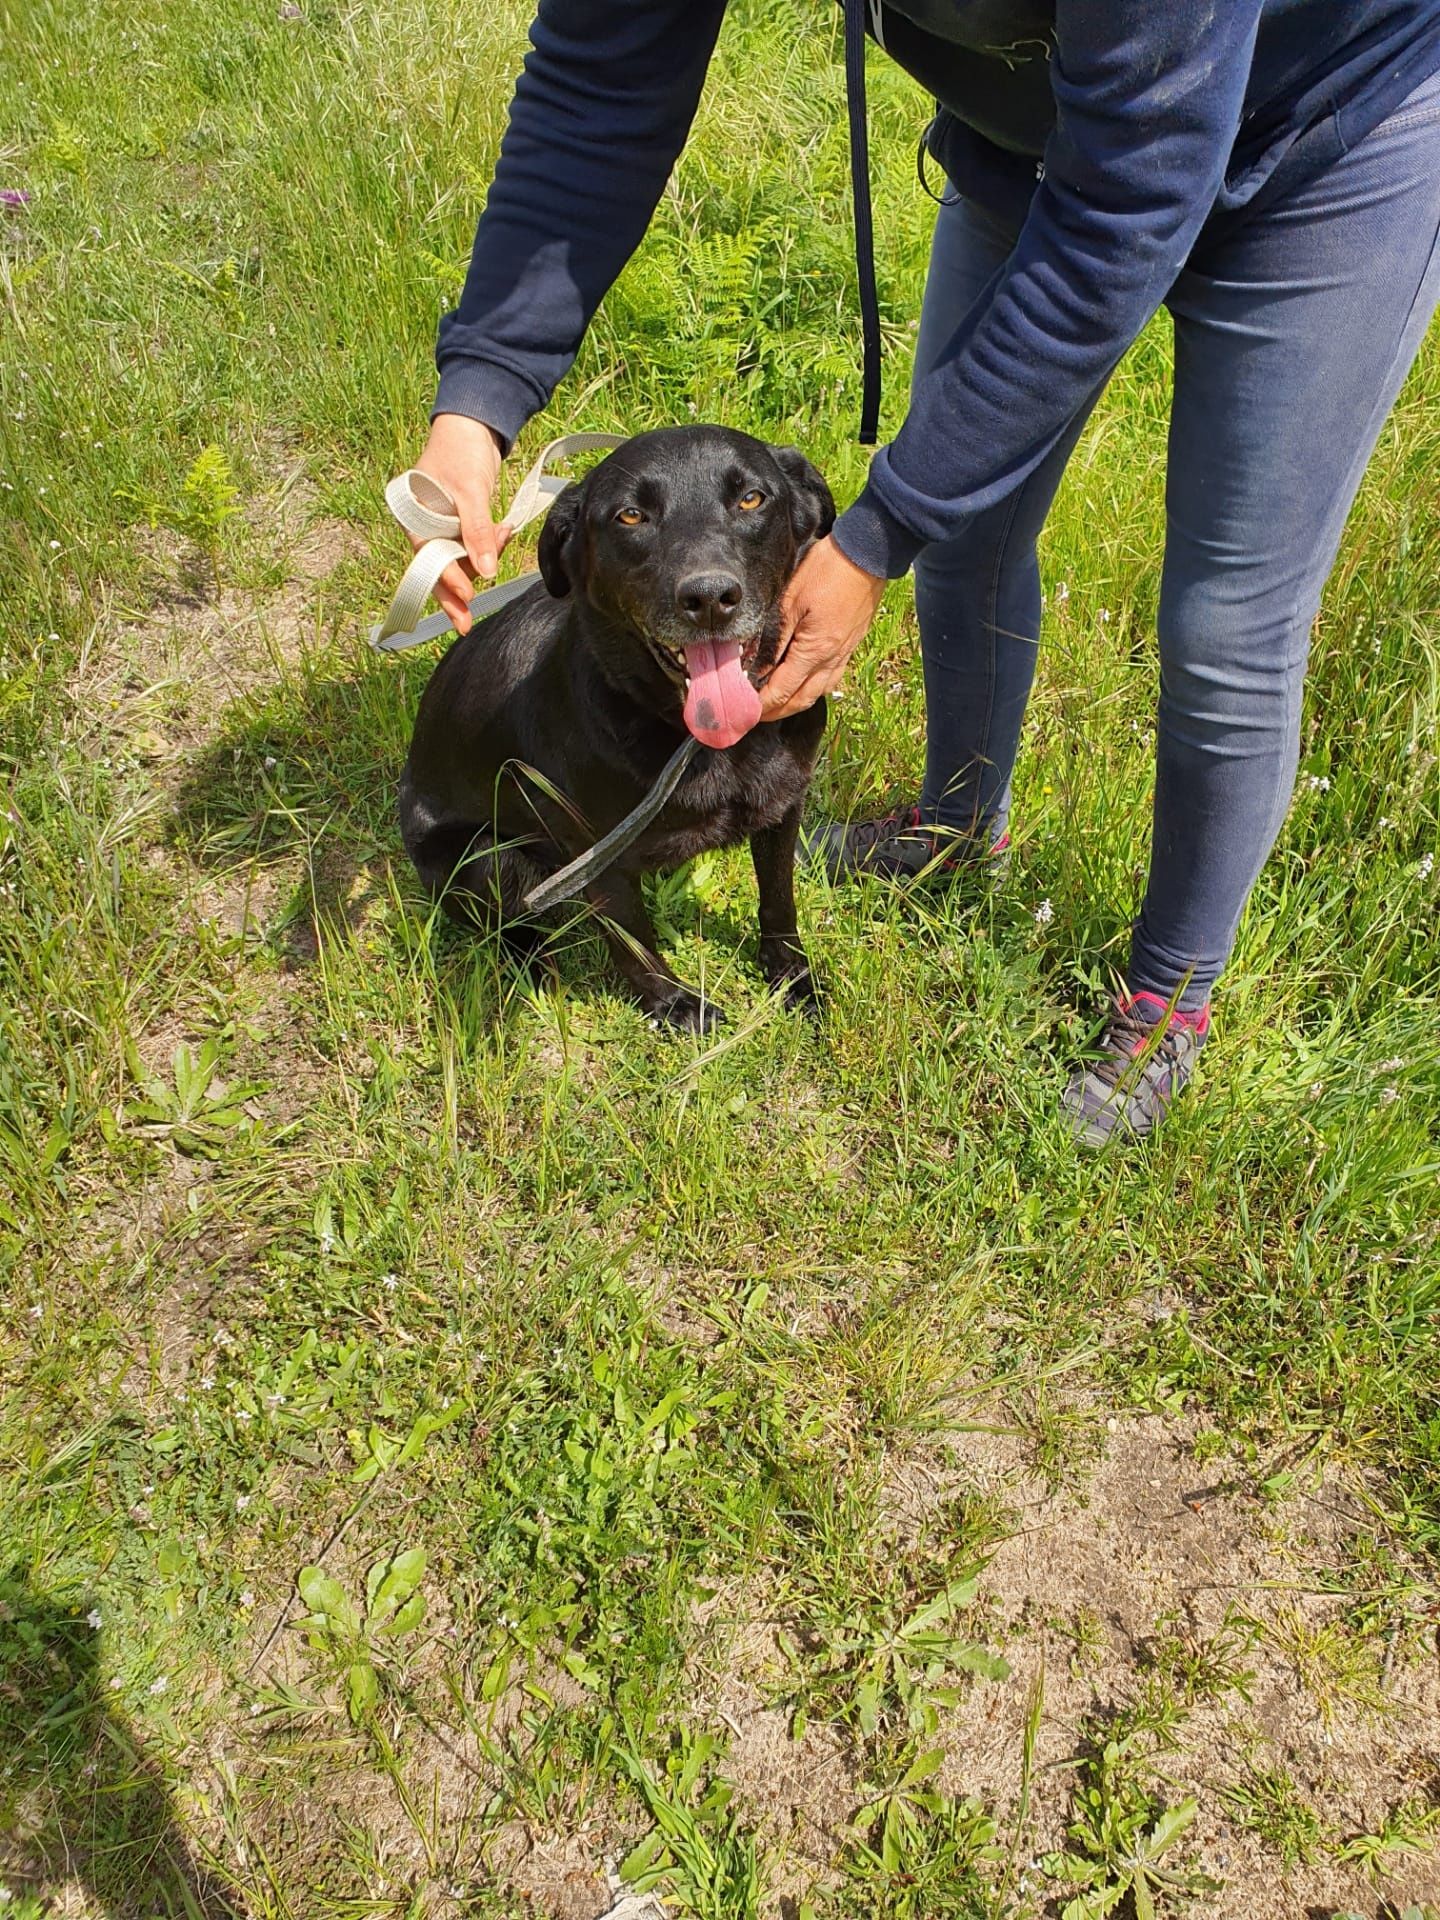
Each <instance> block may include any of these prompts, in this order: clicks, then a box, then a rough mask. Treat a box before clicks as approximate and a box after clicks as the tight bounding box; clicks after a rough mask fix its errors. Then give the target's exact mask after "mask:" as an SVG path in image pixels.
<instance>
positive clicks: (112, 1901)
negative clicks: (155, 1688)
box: [0, 1574, 246, 1920]
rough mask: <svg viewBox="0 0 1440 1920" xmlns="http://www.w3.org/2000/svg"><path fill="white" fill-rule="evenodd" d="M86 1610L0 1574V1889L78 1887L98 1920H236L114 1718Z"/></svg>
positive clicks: (147, 1765)
mask: <svg viewBox="0 0 1440 1920" xmlns="http://www.w3.org/2000/svg"><path fill="white" fill-rule="evenodd" d="M88 1613H89V1610H88V1608H86V1607H85V1605H84V1602H83V1601H81V1602H65V1601H61V1600H59V1599H58V1598H56V1597H54V1596H50V1595H46V1594H41V1593H37V1592H35V1590H34V1589H33V1588H32V1587H30V1586H29V1585H28V1584H27V1583H26V1582H25V1580H24V1579H23V1578H21V1577H19V1576H18V1575H15V1574H12V1575H10V1576H8V1577H7V1576H5V1575H3V1574H0V1881H3V1882H4V1884H6V1885H7V1886H8V1888H9V1890H10V1892H11V1894H12V1895H15V1894H20V1895H24V1894H31V1895H34V1896H36V1897H40V1898H43V1897H45V1896H53V1895H55V1894H58V1893H59V1891H60V1890H61V1888H62V1887H63V1886H64V1885H65V1884H66V1883H67V1882H69V1881H72V1880H74V1881H78V1882H79V1883H80V1884H81V1885H82V1886H83V1887H84V1889H85V1891H86V1894H87V1895H88V1897H89V1899H90V1901H91V1902H92V1904H93V1905H94V1907H95V1908H96V1909H97V1910H98V1911H99V1912H100V1913H102V1914H104V1915H105V1916H106V1920H161V1916H165V1917H166V1920H168V1917H169V1916H176V1920H179V1916H182V1915H183V1916H186V1920H244V1915H245V1911H246V1909H245V1908H244V1906H243V1905H241V1904H240V1903H239V1902H238V1901H237V1900H236V1898H235V1897H234V1895H233V1893H232V1892H231V1891H230V1889H229V1888H227V1887H226V1886H225V1885H224V1884H223V1883H222V1882H221V1881H220V1880H218V1879H217V1878H216V1877H215V1876H214V1875H213V1874H212V1873H210V1872H209V1871H208V1870H207V1869H206V1868H205V1867H203V1866H202V1865H201V1864H200V1863H199V1862H198V1861H197V1860H196V1858H195V1856H194V1854H193V1853H192V1851H191V1849H190V1846H189V1843H188V1842H187V1840H186V1838H185V1833H184V1830H183V1828H182V1826H181V1824H180V1820H179V1817H178V1816H177V1814H176V1812H175V1808H174V1806H173V1804H172V1801H171V1798H170V1795H169V1792H168V1791H167V1789H166V1786H165V1782H164V1779H163V1776H162V1774H161V1772H160V1769H159V1767H158V1766H157V1765H156V1763H155V1762H154V1761H153V1760H151V1759H149V1758H148V1757H147V1756H146V1754H145V1753H144V1751H143V1749H142V1747H141V1744H140V1742H139V1740H138V1739H137V1738H136V1736H135V1734H134V1733H133V1732H132V1731H131V1729H130V1728H129V1727H128V1726H127V1725H126V1723H125V1721H124V1720H123V1719H121V1717H120V1716H119V1715H118V1714H117V1713H115V1712H114V1711H113V1709H112V1707H111V1704H110V1689H109V1687H108V1686H107V1684H106V1681H105V1679H104V1676H103V1674H102V1671H101V1662H100V1646H101V1639H102V1635H101V1633H100V1632H98V1631H97V1630H96V1629H95V1628H94V1627H93V1626H92V1625H91V1624H90V1620H89V1617H88ZM25 1910H26V1909H25V1907H24V1906H23V1905H22V1906H21V1907H20V1909H19V1911H21V1912H24V1911H25ZM41 1910H42V1911H43V1910H48V1909H45V1908H42V1909H41Z"/></svg>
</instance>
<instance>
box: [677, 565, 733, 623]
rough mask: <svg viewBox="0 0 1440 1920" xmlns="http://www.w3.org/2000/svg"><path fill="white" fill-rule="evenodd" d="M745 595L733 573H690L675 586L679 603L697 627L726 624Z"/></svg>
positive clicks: (686, 616) (682, 610)
mask: <svg viewBox="0 0 1440 1920" xmlns="http://www.w3.org/2000/svg"><path fill="white" fill-rule="evenodd" d="M744 597H745V589H744V588H743V587H742V586H741V584H740V582H739V581H738V580H737V579H736V578H735V576H734V574H733V573H690V574H687V575H686V576H685V578H684V579H683V580H682V581H681V582H680V584H679V586H678V587H676V589H675V604H676V605H677V606H678V607H679V609H680V611H681V613H683V614H684V616H685V618H686V619H687V620H688V621H689V622H690V624H691V625H692V626H694V627H699V628H701V629H702V631H703V630H708V631H710V632H713V631H714V630H715V629H716V628H718V627H723V626H724V625H725V623H726V622H727V621H728V620H729V618H730V616H731V614H732V613H734V611H735V609H736V608H737V607H738V606H739V604H740V602H741V601H742V600H743V599H744Z"/></svg>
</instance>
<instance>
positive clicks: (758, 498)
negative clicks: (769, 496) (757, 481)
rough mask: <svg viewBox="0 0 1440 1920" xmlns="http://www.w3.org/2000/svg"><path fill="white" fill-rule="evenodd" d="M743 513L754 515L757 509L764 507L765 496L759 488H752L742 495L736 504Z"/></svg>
mask: <svg viewBox="0 0 1440 1920" xmlns="http://www.w3.org/2000/svg"><path fill="white" fill-rule="evenodd" d="M735 504H736V505H737V506H738V507H739V509H740V511H741V512H742V513H753V512H754V511H755V509H756V507H763V506H764V504H765V496H764V494H763V493H761V491H760V489H759V487H751V489H750V491H749V492H748V493H742V494H741V496H740V498H739V500H737V501H736V503H735Z"/></svg>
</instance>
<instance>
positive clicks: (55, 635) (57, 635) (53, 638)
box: [45, 633, 60, 640]
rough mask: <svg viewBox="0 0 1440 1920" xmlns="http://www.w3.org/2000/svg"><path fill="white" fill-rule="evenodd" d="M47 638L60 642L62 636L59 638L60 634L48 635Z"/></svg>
mask: <svg viewBox="0 0 1440 1920" xmlns="http://www.w3.org/2000/svg"><path fill="white" fill-rule="evenodd" d="M45 638H46V639H47V640H58V639H59V638H60V636H59V634H58V633H47V634H46V636H45Z"/></svg>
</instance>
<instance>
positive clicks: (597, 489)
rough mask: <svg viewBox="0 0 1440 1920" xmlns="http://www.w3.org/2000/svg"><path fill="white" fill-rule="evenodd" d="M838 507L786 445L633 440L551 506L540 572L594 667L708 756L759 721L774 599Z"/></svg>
mask: <svg viewBox="0 0 1440 1920" xmlns="http://www.w3.org/2000/svg"><path fill="white" fill-rule="evenodd" d="M834 519H835V503H834V501H833V500H832V499H831V497H830V489H829V488H828V487H827V486H826V484H825V482H824V480H823V479H822V478H821V477H820V475H819V473H818V472H817V471H816V469H815V468H814V467H813V466H811V464H810V462H809V461H808V460H807V459H806V458H805V456H804V455H803V454H801V453H798V452H797V451H796V450H795V448H793V447H769V446H766V445H765V443H764V442H763V441H761V440H753V439H752V438H751V437H750V435H749V434H746V433H732V432H730V431H729V430H728V429H726V428H723V427H665V428H662V429H660V430H659V431H657V432H655V433H642V434H639V435H637V437H636V438H635V439H633V440H629V441H627V442H626V443H625V445H624V446H623V447H620V448H618V449H617V450H616V452H614V453H612V454H610V455H609V456H608V458H606V459H604V460H602V461H601V462H600V464H599V465H598V466H597V467H595V468H594V469H593V470H592V471H591V472H590V473H589V474H587V475H586V477H585V479H584V480H582V481H580V482H579V484H578V485H576V486H573V487H567V488H566V489H565V491H564V492H563V493H562V494H560V495H559V497H558V498H557V499H556V501H555V504H554V505H553V506H552V507H551V509H550V514H549V518H548V519H547V520H546V522H545V528H544V531H543V532H542V534H541V536H540V556H539V557H540V572H541V574H542V575H543V576H544V580H545V584H546V586H547V587H548V588H549V589H550V591H551V593H552V594H554V595H555V596H556V597H557V598H563V597H564V596H566V595H573V596H575V597H576V598H577V599H579V600H583V601H584V602H585V603H586V604H587V605H588V606H589V607H590V608H593V609H594V611H595V612H596V613H598V614H599V615H600V616H601V618H600V620H598V621H595V622H587V623H585V631H586V634H587V638H588V642H589V644H590V646H591V647H592V649H593V651H594V653H595V656H596V661H597V664H598V666H599V668H600V671H601V672H602V673H603V674H604V675H605V677H606V679H607V680H609V681H610V682H611V683H612V684H614V685H616V686H620V687H623V688H625V689H627V690H629V691H631V692H633V693H634V694H635V696H636V697H637V698H638V699H640V700H642V701H644V702H645V703H646V704H648V705H651V706H653V707H656V708H657V710H661V711H670V712H673V711H674V710H675V709H676V707H677V706H679V707H680V708H681V710H682V711H683V714H684V721H685V725H686V726H687V727H688V728H689V729H690V731H691V733H693V734H694V735H695V737H696V738H697V739H698V740H702V741H704V743H705V745H706V746H710V747H729V746H733V745H734V744H735V742H736V741H737V740H739V739H740V738H741V736H742V735H744V734H745V733H748V731H749V730H750V728H751V727H753V726H754V725H755V723H756V721H757V720H758V719H759V718H760V696H759V694H758V693H757V691H756V686H757V684H758V682H759V681H760V680H762V679H763V678H764V675H765V674H766V672H767V671H768V670H769V668H770V667H771V666H772V665H773V664H774V658H775V648H776V644H777V640H778V633H779V623H778V613H779V605H780V596H781V593H782V592H783V590H784V588H785V585H786V582H787V581H788V580H789V578H790V576H791V574H792V573H793V572H794V571H795V567H796V564H797V562H798V561H799V559H800V556H801V555H802V554H803V553H804V552H805V550H806V549H807V548H808V547H810V546H811V545H813V543H814V542H815V541H816V540H818V539H820V538H821V537H822V536H823V535H824V534H826V533H828V532H829V531H830V527H831V525H832V524H833V522H834Z"/></svg>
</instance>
